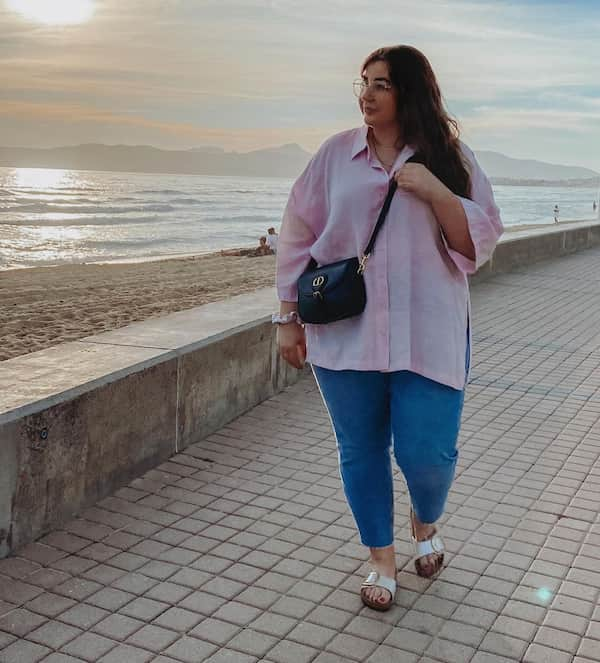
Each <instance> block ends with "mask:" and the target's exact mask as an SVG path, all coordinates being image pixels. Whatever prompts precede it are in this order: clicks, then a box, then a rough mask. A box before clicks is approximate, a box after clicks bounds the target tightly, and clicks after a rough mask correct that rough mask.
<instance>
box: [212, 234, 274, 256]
mask: <svg viewBox="0 0 600 663" xmlns="http://www.w3.org/2000/svg"><path fill="white" fill-rule="evenodd" d="M273 253H274V252H273V251H271V249H270V248H269V245H268V244H267V238H266V236H265V235H263V236H262V237H259V239H258V246H257V247H256V248H254V249H223V250H222V251H221V255H222V256H247V257H248V258H257V257H259V256H268V255H272V254H273Z"/></svg>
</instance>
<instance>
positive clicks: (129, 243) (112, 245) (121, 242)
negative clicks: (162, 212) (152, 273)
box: [82, 237, 172, 250]
mask: <svg viewBox="0 0 600 663" xmlns="http://www.w3.org/2000/svg"><path fill="white" fill-rule="evenodd" d="M169 241H170V242H172V240H171V239H170V240H169ZM164 245H165V239H164V238H162V237H157V238H156V239H135V238H133V237H132V238H131V239H114V240H105V239H103V240H88V241H86V242H82V246H85V247H86V248H88V249H94V248H100V249H103V250H104V249H119V248H126V249H127V248H129V249H130V248H132V247H136V248H140V247H150V246H164Z"/></svg>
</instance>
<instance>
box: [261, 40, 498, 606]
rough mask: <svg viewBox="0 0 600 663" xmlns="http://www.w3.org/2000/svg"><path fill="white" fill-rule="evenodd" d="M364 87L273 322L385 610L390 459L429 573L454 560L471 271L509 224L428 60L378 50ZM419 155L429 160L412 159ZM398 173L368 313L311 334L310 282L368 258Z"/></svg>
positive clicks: (329, 152) (391, 585) (307, 192)
mask: <svg viewBox="0 0 600 663" xmlns="http://www.w3.org/2000/svg"><path fill="white" fill-rule="evenodd" d="M354 92H355V94H356V96H357V97H358V106H359V109H360V112H361V114H362V118H363V121H364V125H363V126H361V127H359V128H355V129H350V130H348V131H343V132H341V133H338V134H336V135H334V136H332V137H331V138H329V139H328V140H326V141H325V143H324V144H323V145H322V146H321V147H320V149H319V150H318V152H317V153H316V154H315V156H314V157H313V158H312V159H311V161H310V162H309V164H308V166H307V167H306V169H305V170H304V172H303V173H302V174H301V175H300V177H299V178H298V179H297V181H296V182H295V184H294V185H293V187H292V190H291V193H290V196H289V200H288V203H287V207H286V210H285V213H284V217H283V224H282V227H281V232H280V237H279V247H278V253H277V270H276V284H277V291H278V297H279V300H280V311H279V313H278V314H275V315H274V316H273V321H274V322H275V323H277V324H278V345H279V351H280V354H281V356H282V357H283V359H284V360H286V361H288V362H289V363H290V364H291V365H292V366H295V367H296V368H301V367H302V366H303V365H304V362H305V361H308V362H310V364H311V365H312V369H313V372H314V375H315V378H316V380H317V383H318V386H319V389H320V391H321V394H322V397H323V400H324V403H325V405H326V407H327V410H328V412H329V415H330V418H331V422H332V426H333V430H334V433H335V439H336V445H337V450H338V457H339V468H340V475H341V478H342V484H343V488H344V492H345V495H346V498H347V500H348V504H349V507H350V509H351V511H352V514H353V516H354V519H355V521H356V525H357V528H358V532H359V535H360V540H361V542H362V543H363V544H364V545H365V546H367V547H368V549H369V552H370V564H371V571H370V573H369V574H368V576H367V578H366V579H365V581H364V582H363V584H362V586H361V589H360V596H361V599H362V601H363V602H364V603H365V605H367V606H369V607H371V608H374V609H376V610H387V609H389V608H390V606H391V605H392V603H393V601H394V597H395V592H396V580H395V577H396V564H395V553H394V522H393V513H394V504H393V484H392V464H391V456H390V449H393V455H394V457H395V460H396V462H397V463H398V465H399V467H400V469H401V471H402V473H403V475H404V477H405V479H406V482H407V485H408V490H409V494H410V500H411V509H410V528H411V535H412V539H413V542H414V547H415V556H416V559H415V567H416V571H417V573H418V574H419V575H421V576H424V577H432V576H434V575H435V574H436V573H437V572H438V571H439V570H440V569H441V567H442V564H443V560H444V544H443V541H442V538H441V536H440V532H439V531H438V528H437V527H436V525H435V523H436V521H437V520H438V519H439V518H440V516H441V515H442V513H443V511H444V507H445V504H446V498H447V495H448V491H449V489H450V486H451V484H452V481H453V477H454V471H455V466H456V460H457V455H458V452H457V437H458V433H459V428H460V419H461V412H462V407H463V399H464V387H465V384H466V382H467V376H468V371H469V364H470V346H471V341H470V305H469V289H468V282H467V275H468V274H473V273H474V272H475V271H476V269H477V268H478V267H479V266H480V265H482V264H483V263H484V262H486V260H487V259H488V258H489V257H490V255H491V253H492V251H493V249H494V246H495V244H496V242H497V240H498V238H499V237H500V235H501V234H502V231H503V226H502V222H501V220H500V216H499V210H498V207H497V206H496V204H495V202H494V197H493V194H492V189H491V186H490V183H489V181H488V179H487V177H486V176H485V174H484V173H483V171H482V170H481V168H480V167H479V165H478V163H477V161H476V159H475V156H474V155H473V152H472V151H471V150H470V149H469V148H468V147H467V146H466V145H465V144H463V143H462V142H461V141H460V140H459V138H458V128H457V124H456V122H455V121H454V120H453V119H451V118H450V117H449V115H448V114H447V112H446V110H445V109H444V106H443V102H442V97H441V93H440V90H439V87H438V84H437V81H436V78H435V75H434V73H433V71H432V69H431V66H430V64H429V62H428V60H427V58H426V57H425V56H424V55H423V54H422V53H421V52H420V51H418V50H417V49H415V48H412V47H410V46H391V47H385V48H380V49H378V50H376V51H374V52H373V53H371V54H370V55H369V56H368V57H367V58H366V60H365V61H364V63H363V65H362V67H361V68H360V78H359V79H358V80H357V81H355V83H354ZM417 154H418V155H419V157H420V158H419V161H420V163H415V162H414V159H413V162H411V163H407V161H408V159H409V158H411V157H414V156H415V155H417ZM392 178H395V180H396V182H397V187H398V188H397V191H396V193H394V195H393V198H392V202H391V206H390V208H389V212H388V215H387V217H386V221H385V225H384V226H383V227H382V230H381V232H380V233H379V235H378V237H377V241H376V243H375V245H374V250H373V252H372V255H371V256H370V259H369V261H368V262H367V263H366V267H365V271H364V280H365V284H366V291H367V302H366V307H365V309H364V311H363V312H362V313H361V314H360V315H357V316H355V317H352V318H348V319H344V320H340V321H338V322H332V323H329V324H320V325H316V324H306V325H303V324H302V321H301V320H299V319H298V316H297V292H298V290H297V280H298V278H299V277H300V275H301V274H302V273H303V271H304V270H305V268H306V266H307V264H308V263H309V261H310V260H311V258H314V260H315V261H316V262H317V264H318V265H327V264H329V263H332V262H335V261H338V260H342V259H345V258H348V257H351V256H356V255H360V253H361V252H362V250H363V249H364V248H365V246H366V245H367V241H368V239H369V237H370V236H371V232H372V230H373V226H374V224H375V221H376V219H377V214H378V212H379V210H380V209H381V206H382V204H383V200H384V199H385V198H386V194H387V192H388V187H389V184H390V181H391V179H392Z"/></svg>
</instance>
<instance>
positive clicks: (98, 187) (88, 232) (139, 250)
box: [0, 168, 598, 270]
mask: <svg viewBox="0 0 600 663" xmlns="http://www.w3.org/2000/svg"><path fill="white" fill-rule="evenodd" d="M292 183H293V180H291V179H284V178H263V177H217V176H215V177H212V176H205V175H169V174H164V175H163V174H145V173H116V172H104V171H102V172H100V171H83V170H56V169H41V168H0V270H1V269H14V268H26V267H37V266H48V265H60V264H65V263H84V262H136V261H146V260H156V259H160V258H164V257H175V256H184V255H197V254H204V253H210V252H212V251H216V250H219V249H225V248H231V247H246V246H256V245H257V244H258V238H259V237H260V236H261V235H265V234H266V231H267V228H269V227H270V226H274V227H275V228H277V230H279V227H280V225H281V217H282V213H283V210H284V207H285V203H286V200H287V197H288V194H289V191H290V188H291V186H292ZM494 193H495V197H496V202H497V204H498V205H499V207H500V209H501V212H502V220H503V222H504V224H505V226H507V227H508V226H516V225H528V224H531V225H536V224H543V223H552V222H553V209H554V206H555V205H558V206H559V218H560V220H561V221H563V220H565V221H566V220H587V219H590V220H591V219H593V218H597V212H596V213H594V212H593V210H592V202H593V200H594V198H596V200H597V197H598V191H597V190H596V189H593V188H589V187H554V188H553V187H538V186H531V187H530V186H506V185H497V186H494Z"/></svg>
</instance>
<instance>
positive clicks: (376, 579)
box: [361, 571, 396, 599]
mask: <svg viewBox="0 0 600 663" xmlns="http://www.w3.org/2000/svg"><path fill="white" fill-rule="evenodd" d="M361 587H381V588H383V589H387V591H388V592H389V593H390V594H391V595H392V599H393V598H394V596H395V595H396V581H395V580H394V578H390V577H389V576H382V575H381V574H380V573H378V572H377V571H371V573H369V575H368V576H367V577H366V578H365V580H364V581H363V583H362V585H361Z"/></svg>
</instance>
